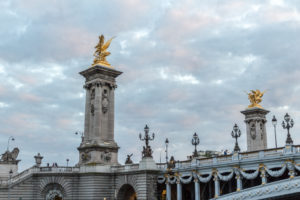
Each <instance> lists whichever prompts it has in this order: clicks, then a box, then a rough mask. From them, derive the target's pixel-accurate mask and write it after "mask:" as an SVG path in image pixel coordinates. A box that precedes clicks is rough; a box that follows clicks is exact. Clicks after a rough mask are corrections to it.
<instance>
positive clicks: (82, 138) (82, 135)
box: [75, 131, 84, 142]
mask: <svg viewBox="0 0 300 200" xmlns="http://www.w3.org/2000/svg"><path fill="white" fill-rule="evenodd" d="M75 135H81V142H83V140H84V133H83V132H79V131H78V132H75Z"/></svg>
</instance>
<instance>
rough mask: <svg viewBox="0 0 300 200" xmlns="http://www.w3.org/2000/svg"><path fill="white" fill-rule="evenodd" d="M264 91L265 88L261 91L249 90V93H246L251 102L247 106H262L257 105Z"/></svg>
mask: <svg viewBox="0 0 300 200" xmlns="http://www.w3.org/2000/svg"><path fill="white" fill-rule="evenodd" d="M265 92H266V90H265V91H263V92H261V91H260V90H251V93H247V94H248V99H249V100H250V103H251V104H250V105H249V106H248V108H254V107H258V108H262V106H261V105H259V103H260V102H261V101H262V97H263V96H264V93H265Z"/></svg>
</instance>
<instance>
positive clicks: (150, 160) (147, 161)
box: [139, 157, 157, 170]
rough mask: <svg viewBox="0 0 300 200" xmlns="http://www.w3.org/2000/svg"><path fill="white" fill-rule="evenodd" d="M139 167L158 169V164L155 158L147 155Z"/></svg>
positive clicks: (142, 168)
mask: <svg viewBox="0 0 300 200" xmlns="http://www.w3.org/2000/svg"><path fill="white" fill-rule="evenodd" d="M139 169H141V170H157V166H156V163H155V161H154V160H153V158H151V157H145V158H143V159H142V160H141V162H140V165H139Z"/></svg>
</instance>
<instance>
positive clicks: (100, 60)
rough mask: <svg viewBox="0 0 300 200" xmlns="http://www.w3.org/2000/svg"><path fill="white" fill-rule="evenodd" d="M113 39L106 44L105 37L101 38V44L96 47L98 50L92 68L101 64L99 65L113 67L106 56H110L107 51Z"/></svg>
mask: <svg viewBox="0 0 300 200" xmlns="http://www.w3.org/2000/svg"><path fill="white" fill-rule="evenodd" d="M113 39H114V37H112V38H110V39H109V40H108V41H106V43H104V36H103V35H100V36H99V42H98V44H97V45H96V46H95V49H96V51H95V53H94V56H95V59H94V62H93V65H92V66H95V65H98V64H99V65H104V66H106V67H111V65H110V64H109V63H108V62H107V60H106V56H109V55H110V52H108V51H107V49H108V47H109V45H110V43H111V41H112V40H113Z"/></svg>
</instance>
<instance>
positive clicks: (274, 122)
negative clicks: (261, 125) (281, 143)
mask: <svg viewBox="0 0 300 200" xmlns="http://www.w3.org/2000/svg"><path fill="white" fill-rule="evenodd" d="M272 124H273V126H274V134H275V146H276V149H277V137H276V125H277V119H276V117H275V115H273V119H272Z"/></svg>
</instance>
